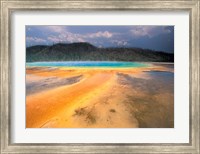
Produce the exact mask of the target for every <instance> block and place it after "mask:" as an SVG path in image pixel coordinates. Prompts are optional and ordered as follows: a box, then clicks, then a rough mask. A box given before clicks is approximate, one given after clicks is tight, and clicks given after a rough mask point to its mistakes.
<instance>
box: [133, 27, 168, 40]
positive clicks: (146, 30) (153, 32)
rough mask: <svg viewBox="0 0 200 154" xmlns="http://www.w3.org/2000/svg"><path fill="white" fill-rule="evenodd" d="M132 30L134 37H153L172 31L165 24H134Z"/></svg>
mask: <svg viewBox="0 0 200 154" xmlns="http://www.w3.org/2000/svg"><path fill="white" fill-rule="evenodd" d="M130 32H131V34H132V35H133V36H134V37H143V36H147V37H150V38H152V37H154V36H157V35H160V34H167V33H170V32H171V31H170V30H169V29H167V28H166V27H164V26H134V28H133V29H131V30H130Z"/></svg>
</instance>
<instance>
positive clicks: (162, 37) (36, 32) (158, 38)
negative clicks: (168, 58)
mask: <svg viewBox="0 0 200 154" xmlns="http://www.w3.org/2000/svg"><path fill="white" fill-rule="evenodd" d="M74 42H88V43H91V44H92V45H94V46H96V47H100V48H101V47H137V48H143V49H151V50H156V51H165V52H169V53H173V52H174V26H60V25H59V26H58V25H55V26H46V25H45V26H40V25H37V26H36V25H34V26H26V46H27V47H28V46H33V45H52V44H56V43H74Z"/></svg>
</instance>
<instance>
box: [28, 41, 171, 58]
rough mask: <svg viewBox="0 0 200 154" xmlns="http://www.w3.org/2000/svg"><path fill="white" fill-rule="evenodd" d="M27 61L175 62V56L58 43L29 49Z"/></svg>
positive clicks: (122, 48) (133, 49) (84, 44)
mask: <svg viewBox="0 0 200 154" xmlns="http://www.w3.org/2000/svg"><path fill="white" fill-rule="evenodd" d="M26 61H27V62H36V61H142V62H174V54H172V53H166V52H162V51H153V50H149V49H141V48H125V47H120V48H97V47H95V46H93V45H91V44H89V43H71V44H65V43H58V44H54V45H51V46H47V45H36V46H31V47H27V48H26Z"/></svg>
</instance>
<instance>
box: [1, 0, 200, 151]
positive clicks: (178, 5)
mask: <svg viewBox="0 0 200 154" xmlns="http://www.w3.org/2000/svg"><path fill="white" fill-rule="evenodd" d="M0 2H1V3H0V8H1V24H0V26H1V27H0V29H1V42H0V48H1V52H0V53H1V55H0V63H1V64H0V72H1V73H0V75H1V76H0V87H1V89H0V101H1V106H0V107H1V108H0V109H1V116H0V121H1V123H0V128H1V132H0V136H1V144H0V146H1V148H0V149H1V151H0V153H2V154H8V153H49V154H50V153H193V154H198V153H200V112H199V109H200V99H199V98H200V97H199V96H200V90H199V89H200V86H199V85H200V82H199V81H200V78H199V75H200V48H199V47H200V41H199V37H200V31H199V28H200V1H199V0H187V1H186V0H167V1H165V0H156V1H155V0H145V1H143V0H139V1H132V0H98V1H97V0H83V1H79V0H69V1H67V0H46V1H39V0H30V1H28V0H0ZM16 10H18V11H19V10H20V11H23V10H28V11H29V10H33V11H37V10H41V11H43V10H44V11H63V10H64V11H68V10H70V11H73V10H79V11H86V10H87V11H90V10H93V11H101V10H103V11H112V10H113V11H116V10H121V11H126V10H129V11H130V10H139V11H149V10H153V11H154V10H155V11H181V10H186V11H189V14H190V21H189V22H190V23H189V24H190V25H189V27H190V28H189V30H190V31H189V33H190V35H189V41H190V42H189V46H190V51H189V55H190V57H189V72H190V76H189V83H190V85H189V97H190V100H189V106H190V115H189V116H190V117H189V120H190V122H189V123H190V132H189V134H190V137H189V138H190V141H189V143H184V144H183V143H180V144H179V143H168V144H165V143H144V144H143V143H138V144H136V143H132V144H131V143H130V144H127V143H122V144H119V143H116V144H114V143H112V144H111V143H102V144H97V143H92V144H87V143H79V144H75V143H65V144H63V143H56V144H55V143H48V144H47V143H45V144H42V143H41V144H40V143H33V144H30V143H11V140H10V138H11V131H10V130H11V128H10V127H11V126H10V122H11V116H10V114H11V100H12V94H11V88H12V84H10V83H11V75H12V72H11V69H10V68H11V58H10V57H11V53H12V52H11V37H10V36H11V35H10V34H11V28H12V26H11V15H12V13H13V12H14V11H16Z"/></svg>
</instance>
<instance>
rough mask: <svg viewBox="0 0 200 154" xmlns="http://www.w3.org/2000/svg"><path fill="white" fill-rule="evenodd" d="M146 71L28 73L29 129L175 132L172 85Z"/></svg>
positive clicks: (49, 70) (155, 69)
mask: <svg viewBox="0 0 200 154" xmlns="http://www.w3.org/2000/svg"><path fill="white" fill-rule="evenodd" d="M149 72H158V73H159V72H169V73H173V69H171V68H168V67H165V66H163V65H151V66H150V67H142V68H75V67H61V68H59V67H57V68H53V67H27V68H26V91H27V92H26V93H27V95H26V127H27V128H41V127H42V128H135V127H142V128H144V127H145V128H146V127H148V128H152V127H153V128H158V127H159V128H160V127H163V128H171V127H174V125H173V124H174V121H173V119H174V113H173V107H174V102H173V99H174V94H173V80H172V81H171V80H168V78H166V80H163V78H160V77H159V76H158V77H154V76H152V75H151V73H149Z"/></svg>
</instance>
